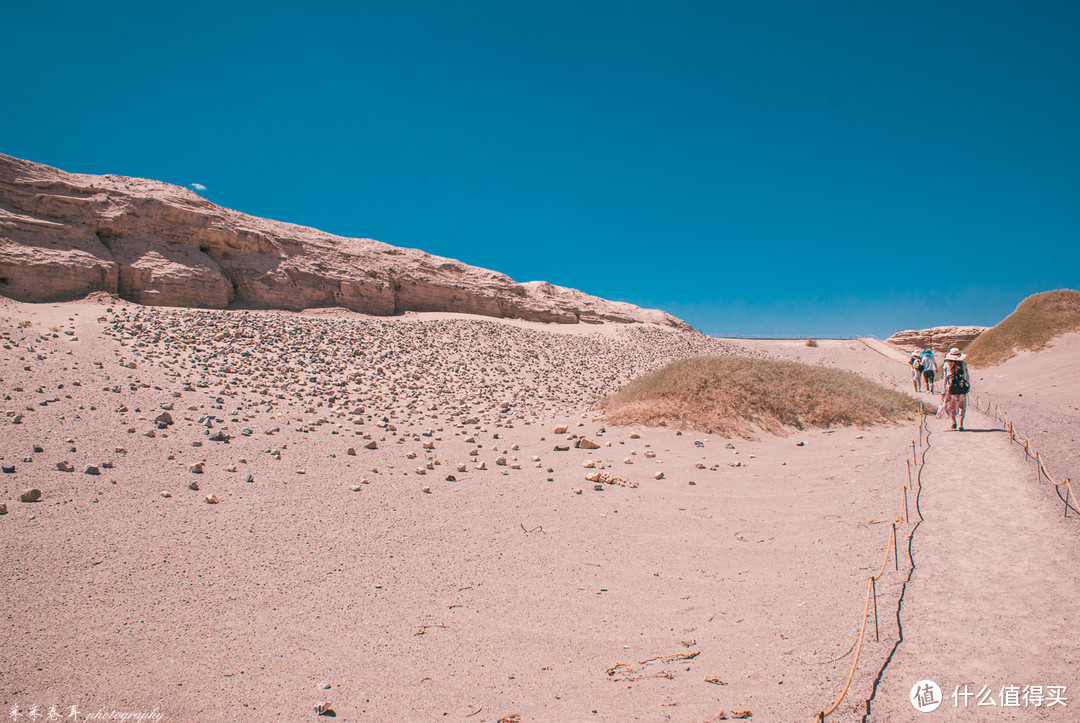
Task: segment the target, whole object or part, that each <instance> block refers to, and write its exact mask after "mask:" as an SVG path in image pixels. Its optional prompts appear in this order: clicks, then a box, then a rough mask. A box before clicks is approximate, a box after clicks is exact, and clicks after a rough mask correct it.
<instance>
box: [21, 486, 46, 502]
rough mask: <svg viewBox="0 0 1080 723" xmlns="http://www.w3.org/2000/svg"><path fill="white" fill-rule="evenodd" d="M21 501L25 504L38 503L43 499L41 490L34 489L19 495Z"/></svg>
mask: <svg viewBox="0 0 1080 723" xmlns="http://www.w3.org/2000/svg"><path fill="white" fill-rule="evenodd" d="M19 499H20V500H22V501H23V502H37V501H38V500H40V499H41V490H39V489H37V488H36V487H35V488H34V489H30V490H26V491H25V492H23V493H22V494H21V495H19Z"/></svg>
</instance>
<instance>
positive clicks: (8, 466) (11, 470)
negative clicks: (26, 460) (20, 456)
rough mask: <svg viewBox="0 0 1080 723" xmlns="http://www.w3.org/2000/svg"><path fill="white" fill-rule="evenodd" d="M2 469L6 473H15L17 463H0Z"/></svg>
mask: <svg viewBox="0 0 1080 723" xmlns="http://www.w3.org/2000/svg"><path fill="white" fill-rule="evenodd" d="M0 470H3V471H4V474H15V465H13V464H5V465H0Z"/></svg>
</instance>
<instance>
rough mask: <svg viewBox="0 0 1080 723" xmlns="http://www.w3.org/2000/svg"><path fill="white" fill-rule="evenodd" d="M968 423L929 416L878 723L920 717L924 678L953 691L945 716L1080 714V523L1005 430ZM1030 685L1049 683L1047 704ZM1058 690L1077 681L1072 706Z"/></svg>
mask: <svg viewBox="0 0 1080 723" xmlns="http://www.w3.org/2000/svg"><path fill="white" fill-rule="evenodd" d="M968 427H969V431H968V432H964V433H959V432H953V431H951V430H948V428H947V423H945V422H941V421H940V420H931V423H930V428H931V432H930V435H929V450H928V451H927V453H926V466H925V468H924V469H923V473H922V494H921V496H920V502H919V508H920V510H921V512H922V516H923V518H924V521H923V523H922V524H921V525H920V526H919V529H918V530H917V531H916V532H915V536H914V544H913V553H914V560H915V564H916V568H915V571H914V574H913V575H912V578H911V584H910V585H909V587H908V591H907V595H906V596H905V600H904V604H903V609H902V611H901V619H902V621H903V624H904V640H903V642H902V643H901V644H900V646H899V647H898V649H897V652H896V655H895V657H894V658H893V660H892V662H891V663H890V665H889V666H888V668H887V669H886V671H885V674H884V676H883V678H882V682H881V685H880V687H879V688H878V691H877V695H876V696H875V698H874V701H873V703H872V706H871V713H872V715H871V716H870V720H910V719H911V718H912V716H913V714H914V713H915V712H914V710H913V708H912V706H911V705H910V703H909V702H908V700H907V696H908V694H909V692H910V690H911V687H912V686H913V685H914V684H915V683H916V682H918V681H920V680H923V679H929V680H933V681H935V682H936V683H937V684H938V685H939V686H940V687H941V689H942V691H943V696H944V701H943V703H942V704H941V707H940V708H939V709H938V710H937V711H936V712H935V713H934V716H935V717H936V719H941V720H985V719H987V718H988V717H992V718H993V719H994V720H997V719H999V718H1000V719H1005V720H1075V719H1076V713H1075V712H1074V711H1073V707H1074V706H1075V703H1073V702H1072V701H1069V700H1067V699H1068V698H1069V696H1070V692H1069V691H1071V690H1075V684H1076V671H1075V663H1076V661H1077V658H1078V649H1077V635H1076V633H1075V628H1076V625H1075V622H1076V621H1075V617H1074V616H1073V615H1072V607H1073V606H1072V605H1071V601H1074V600H1075V599H1076V594H1077V592H1078V590H1080V574H1078V573H1077V571H1076V568H1075V566H1074V565H1071V564H1070V559H1071V553H1072V550H1071V548H1072V545H1071V544H1069V541H1070V540H1072V539H1073V537H1074V535H1075V522H1070V521H1066V520H1064V519H1063V518H1062V515H1061V508H1060V506H1058V505H1054V504H1053V503H1052V501H1051V500H1052V499H1053V498H1052V495H1049V494H1047V488H1048V487H1049V483H1047V482H1045V481H1043V482H1042V483H1039V484H1037V483H1036V482H1035V479H1034V465H1033V464H1031V463H1025V462H1024V459H1023V453H1022V452H1020V453H1018V449H1019V448H1018V447H1016V446H1015V445H1012V446H1010V445H1009V443H1008V441H1007V437H1006V436H1005V434H1004V433H1003V432H1002V431H1001V430H1000V428H995V425H992V424H991V423H990V420H989V419H987V418H986V417H985V416H984V415H982V414H970V415H969V418H968ZM1029 686H1042V704H1041V705H1038V706H1036V705H1035V701H1036V700H1037V699H1038V698H1039V695H1038V691H1033V690H1031V689H1030V687H1029ZM1050 686H1067V687H1068V690H1066V691H1065V693H1064V695H1065V698H1066V703H1068V706H1069V707H1064V706H1062V705H1054V706H1052V707H1051V705H1050V703H1051V701H1052V697H1053V696H1051V695H1050V692H1051V689H1050ZM1009 687H1012V690H1011V692H1010V690H1009ZM1003 689H1004V690H1003ZM965 690H966V691H968V692H970V693H973V694H975V695H973V696H971V697H968V698H965V696H964V691H965ZM954 691H955V693H956V697H955V698H954V697H953V693H954ZM1003 693H1004V698H1003V697H1002V696H1003ZM1073 694H1074V693H1073ZM965 700H966V703H967V705H966V707H965ZM980 701H981V702H982V705H980V704H979V703H980ZM990 701H993V702H994V703H996V705H995V706H993V707H991V705H990ZM1003 704H1008V705H1007V706H1005V707H1003Z"/></svg>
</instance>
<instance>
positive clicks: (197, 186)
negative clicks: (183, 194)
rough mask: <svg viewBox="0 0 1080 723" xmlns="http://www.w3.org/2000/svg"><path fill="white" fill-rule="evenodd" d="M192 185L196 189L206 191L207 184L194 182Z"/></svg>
mask: <svg viewBox="0 0 1080 723" xmlns="http://www.w3.org/2000/svg"><path fill="white" fill-rule="evenodd" d="M191 187H192V188H194V189H195V190H196V191H205V190H206V186H204V185H202V184H201V183H193V184H191Z"/></svg>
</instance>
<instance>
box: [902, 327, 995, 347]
mask: <svg viewBox="0 0 1080 723" xmlns="http://www.w3.org/2000/svg"><path fill="white" fill-rule="evenodd" d="M986 329H987V327H985V326H935V327H933V328H931V329H909V330H908V331H898V332H896V333H895V334H893V335H892V336H890V337H889V338H888V339H886V340H885V341H887V342H889V343H890V344H895V345H896V346H898V347H901V348H903V349H905V350H910V349H915V348H918V349H933V350H934V351H948V350H949V349H951V348H952V347H954V346H955V347H956V348H958V349H963V348H964V347H966V346H967V345H968V344H970V343H971V340H972V339H974V338H975V337H977V336H978V335H979V334H981V333H983V332H984V331H986Z"/></svg>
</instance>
